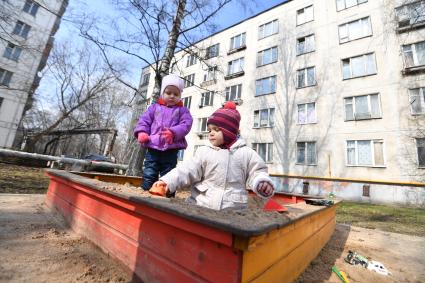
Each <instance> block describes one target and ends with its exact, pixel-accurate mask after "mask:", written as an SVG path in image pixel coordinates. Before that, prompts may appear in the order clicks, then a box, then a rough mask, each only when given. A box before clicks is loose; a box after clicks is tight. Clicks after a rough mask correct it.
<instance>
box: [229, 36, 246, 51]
mask: <svg viewBox="0 0 425 283" xmlns="http://www.w3.org/2000/svg"><path fill="white" fill-rule="evenodd" d="M245 46H246V33H245V32H243V33H240V34H238V35H235V36H233V37H232V38H230V49H229V51H232V50H236V49H239V48H242V47H245Z"/></svg>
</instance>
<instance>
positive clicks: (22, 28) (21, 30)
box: [13, 21, 31, 39]
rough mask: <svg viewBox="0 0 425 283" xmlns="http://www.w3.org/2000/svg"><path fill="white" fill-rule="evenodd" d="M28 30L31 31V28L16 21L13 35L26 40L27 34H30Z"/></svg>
mask: <svg viewBox="0 0 425 283" xmlns="http://www.w3.org/2000/svg"><path fill="white" fill-rule="evenodd" d="M30 29H31V26H29V25H27V24H25V23H23V22H21V21H17V22H16V25H15V28H14V29H13V34H16V35H19V36H21V37H23V38H25V39H26V38H27V37H28V33H29V32H30Z"/></svg>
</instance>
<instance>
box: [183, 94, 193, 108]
mask: <svg viewBox="0 0 425 283" xmlns="http://www.w3.org/2000/svg"><path fill="white" fill-rule="evenodd" d="M182 102H183V106H184V107H186V108H187V109H190V104H191V103H192V96H186V97H183V98H182Z"/></svg>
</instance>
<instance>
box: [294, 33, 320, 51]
mask: <svg viewBox="0 0 425 283" xmlns="http://www.w3.org/2000/svg"><path fill="white" fill-rule="evenodd" d="M315 50H316V40H315V37H314V34H310V35H306V36H302V37H299V38H297V56H298V55H303V54H307V53H310V52H314V51H315Z"/></svg>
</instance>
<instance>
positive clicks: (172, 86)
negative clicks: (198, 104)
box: [134, 74, 192, 190]
mask: <svg viewBox="0 0 425 283" xmlns="http://www.w3.org/2000/svg"><path fill="white" fill-rule="evenodd" d="M183 87H184V82H183V80H182V79H181V78H180V77H179V76H177V75H174V74H170V75H167V76H165V77H164V78H163V79H162V84H161V97H160V98H159V99H158V101H157V102H156V103H154V104H152V105H151V106H149V108H148V110H146V112H145V113H143V114H142V115H141V116H140V118H139V122H138V123H137V126H136V128H135V129H134V136H135V137H136V138H137V139H138V141H139V142H140V143H141V144H142V145H143V146H144V147H146V148H147V151H146V154H145V162H144V170H143V183H142V188H143V189H144V190H149V189H150V188H151V187H152V185H153V183H155V182H156V181H158V175H160V176H163V175H165V174H167V173H168V172H169V171H171V169H173V168H174V167H176V165H177V153H178V151H179V150H180V149H185V148H186V147H187V142H186V139H185V136H186V135H187V134H188V133H189V131H190V129H191V127H192V116H191V115H190V112H189V110H188V109H187V108H186V107H184V106H183V103H182V101H181V93H182V91H183Z"/></svg>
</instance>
